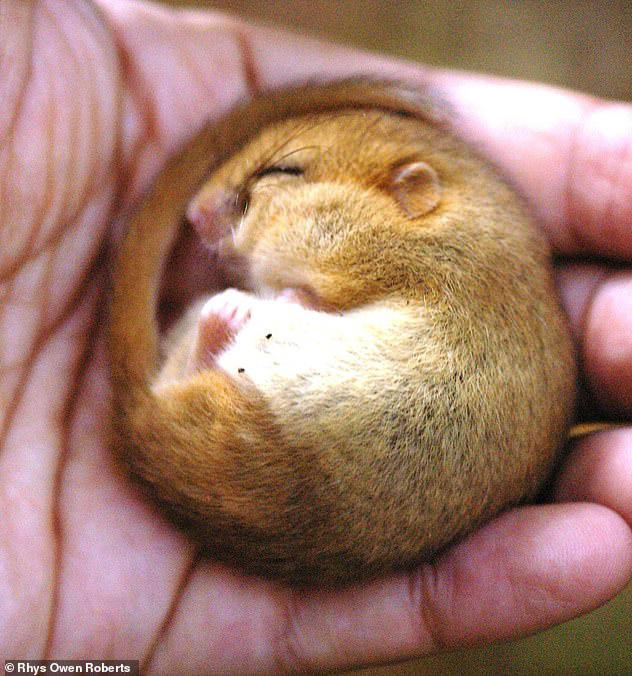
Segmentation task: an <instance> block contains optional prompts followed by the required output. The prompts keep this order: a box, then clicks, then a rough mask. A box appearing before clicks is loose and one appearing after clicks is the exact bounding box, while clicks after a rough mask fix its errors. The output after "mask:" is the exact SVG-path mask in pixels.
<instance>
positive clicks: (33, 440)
mask: <svg viewBox="0 0 632 676" xmlns="http://www.w3.org/2000/svg"><path fill="white" fill-rule="evenodd" d="M100 5H101V8H102V10H103V12H104V14H103V15H101V14H100V13H99V12H98V11H95V9H94V7H93V6H92V5H90V4H88V3H87V2H84V1H82V0H70V1H66V2H60V1H59V0H58V1H55V0H47V1H46V0H42V2H40V3H38V4H37V5H34V6H31V5H30V4H29V3H23V2H21V1H20V0H8V1H7V0H5V2H4V3H3V4H2V5H0V30H1V31H2V33H1V34H0V46H1V47H0V48H1V49H2V52H1V53H0V59H1V60H0V73H1V74H2V75H0V89H1V91H2V101H3V106H2V109H1V110H0V133H1V134H2V136H1V138H2V139H3V143H2V145H1V146H0V162H1V171H0V176H1V177H2V183H1V184H0V185H1V186H2V188H1V191H2V192H1V193H0V195H1V197H0V207H1V208H0V241H1V242H2V246H1V247H0V283H1V287H0V289H1V290H0V373H1V374H2V377H1V378H0V396H1V398H2V408H1V409H0V411H1V413H0V510H1V512H0V513H1V514H2V519H1V521H0V656H2V657H6V658H11V657H32V658H37V657H45V656H48V657H56V658H62V657H63V658H108V657H111V658H115V657H116V658H130V659H134V658H137V659H140V660H141V662H142V664H144V665H145V667H146V669H145V670H146V671H147V672H148V673H151V672H152V671H153V672H158V673H163V672H173V673H186V672H189V673H204V672H208V671H210V670H213V671H219V672H221V671H238V672H240V673H244V672H248V671H265V670H267V671H275V670H281V669H297V668H305V669H311V670H317V669H326V668H334V667H342V666H349V665H352V664H357V663H364V664H367V663H370V662H376V661H387V660H390V659H396V658H399V659H401V658H403V657H405V656H413V655H419V654H424V653H427V652H431V651H435V650H440V649H442V648H455V647H458V646H463V645H467V644H472V643H478V642H486V641H491V640H494V639H501V638H502V639H506V638H512V637H517V636H521V635H524V634H525V633H528V632H532V631H536V630H538V629H542V628H545V627H547V626H550V625H551V624H555V623H558V622H561V621H564V620H566V619H569V618H571V617H574V616H576V615H578V614H581V613H584V612H587V611H588V610H590V609H591V608H593V607H595V606H597V605H599V604H600V603H602V602H604V601H606V600H607V599H608V598H610V597H611V596H613V595H614V594H615V593H617V592H618V591H619V590H620V589H621V588H622V587H623V585H624V584H625V583H626V582H627V581H628V580H629V579H630V576H631V573H632V533H631V531H630V525H631V524H632V431H631V430H630V429H623V430H619V431H616V432H615V431H612V432H604V433H600V434H597V435H594V436H591V437H588V438H586V439H584V440H583V441H580V442H579V443H578V444H577V445H576V446H575V448H574V449H572V451H571V453H570V455H569V456H568V459H567V461H566V463H565V466H564V467H563V469H562V472H561V474H560V477H559V480H558V484H557V498H558V500H560V501H565V502H557V503H555V504H550V505H542V506H530V507H524V508H520V509H515V510H512V511H511V512H508V513H506V514H504V515H502V516H500V517H499V518H497V519H495V520H494V521H493V522H491V523H490V524H488V525H487V526H485V527H483V528H482V529H481V530H479V531H478V532H477V533H474V534H473V535H471V536H470V537H468V538H466V539H465V540H464V541H463V542H461V543H460V544H458V545H456V546H455V547H453V548H451V549H450V550H449V551H447V552H446V553H445V554H444V555H443V556H441V557H440V558H439V559H437V561H435V562H434V563H433V564H429V565H426V566H423V567H421V568H420V569H419V570H416V571H414V572H412V573H411V574H409V575H398V576H393V577H390V578H387V579H383V580H378V581H375V582H372V583H370V584H365V585H362V586H358V587H354V588H351V589H348V590H345V591H342V592H338V593H331V592H328V593H318V592H310V593H298V592H293V591H290V590H287V589H283V588H280V587H278V586H276V585H274V584H272V583H268V582H264V581H261V580H255V579H251V578H246V577H244V576H241V575H240V574H238V573H236V572H234V571H230V570H228V569H226V568H224V567H222V566H219V565H217V564H214V563H212V562H209V561H203V560H200V559H198V558H197V557H196V554H195V551H194V548H193V547H192V546H191V544H190V543H188V542H187V540H186V539H185V538H184V537H182V536H181V535H180V534H178V533H177V532H176V530H175V529H174V528H173V527H171V526H170V525H169V524H167V523H165V522H164V521H163V520H162V519H161V518H160V517H159V516H157V514H156V512H155V511H154V510H153V508H152V507H151V506H148V505H147V504H146V503H145V502H144V501H143V500H141V499H140V498H139V497H138V495H137V492H136V491H135V489H134V487H131V486H129V485H128V484H127V483H126V482H124V481H122V480H121V479H120V478H119V476H118V474H117V473H116V471H115V470H114V467H113V462H112V460H111V456H110V451H109V450H108V432H109V416H110V411H109V408H108V396H109V392H108V385H107V368H106V358H105V355H104V352H103V335H102V334H103V326H104V316H103V307H104V289H105V284H104V281H105V272H106V270H105V263H106V262H107V261H106V259H105V257H104V256H103V255H102V254H103V253H104V252H105V251H106V249H107V247H108V246H109V244H110V242H111V240H112V238H113V236H114V234H115V233H113V231H112V228H111V223H112V221H113V220H115V219H116V217H118V216H120V215H121V214H122V213H123V212H124V210H125V209H126V208H127V207H128V206H129V205H131V204H132V203H133V202H134V200H135V199H137V197H138V195H139V192H140V191H141V190H142V189H143V187H145V186H146V185H147V183H148V181H149V180H150V178H151V176H152V175H153V174H154V172H155V171H156V170H157V169H158V168H159V166H160V165H161V164H162V163H163V161H164V160H165V159H166V157H167V156H168V155H169V154H170V152H171V151H172V150H173V149H175V148H176V147H177V146H178V144H179V143H180V142H181V141H182V140H183V139H184V137H186V136H188V135H189V134H190V133H191V132H192V131H193V130H194V129H195V128H197V127H198V126H199V125H200V124H201V122H202V121H203V120H204V119H205V118H207V117H209V116H218V115H219V114H221V112H223V111H224V110H226V109H227V108H228V107H230V105H231V104H232V103H234V102H235V101H236V99H237V98H239V97H241V96H244V95H247V94H248V93H250V92H252V90H253V89H266V88H269V87H272V86H275V85H280V84H282V83H285V82H288V81H290V80H296V79H299V80H300V79H305V78H306V77H308V76H313V75H315V74H321V75H326V76H329V77H334V76H340V75H349V74H354V73H357V72H359V71H361V72H371V73H376V74H380V75H382V76H393V77H399V78H404V79H408V80H410V81H412V82H413V83H415V82H416V83H419V84H422V85H423V84H425V83H430V84H432V85H433V86H435V87H437V88H438V89H439V90H440V91H441V92H442V93H443V95H444V96H445V98H446V99H447V100H448V101H449V102H451V103H452V105H453V106H454V109H455V113H456V117H455V126H456V127H457V129H458V131H459V132H460V133H461V134H462V135H464V136H465V137H466V138H468V139H469V140H470V141H472V142H474V143H475V144H476V145H478V146H479V147H480V148H481V149H482V151H483V152H485V153H486V154H488V155H489V156H490V157H491V158H492V159H493V160H494V161H496V162H497V164H499V166H501V167H502V168H503V169H504V170H505V171H506V172H507V174H508V175H509V176H510V177H511V178H512V179H513V180H514V181H515V183H516V184H517V185H518V186H519V187H520V188H521V189H522V190H523V191H524V192H525V194H526V195H527V196H528V198H529V199H530V200H531V202H532V203H533V205H534V206H535V208H536V209H537V210H538V211H539V214H540V216H541V218H542V221H543V223H544V225H545V227H546V228H547V232H548V233H549V236H550V240H551V243H552V245H553V247H554V250H555V252H556V254H557V255H558V256H560V257H561V258H563V259H572V258H574V257H576V256H584V257H587V258H590V259H593V262H592V263H581V264H580V263H575V262H571V261H570V260H565V261H563V262H562V263H561V264H560V267H559V269H560V275H559V278H560V285H561V290H562V295H563V298H564V301H565V304H566V307H567V309H568V312H569V315H570V317H571V320H572V323H573V327H574V330H575V334H576V336H577V340H578V343H579V345H580V354H581V358H582V366H583V377H584V379H585V381H586V383H587V386H588V388H589V390H590V392H591V393H592V394H593V401H594V402H596V404H598V405H599V406H601V407H603V408H604V409H606V410H607V411H610V412H612V413H616V414H620V415H628V416H629V414H630V411H631V409H632V358H631V357H632V338H631V337H630V336H632V331H630V324H632V312H631V311H630V309H631V306H632V301H631V300H630V298H632V295H631V294H630V290H632V275H631V273H630V262H631V261H632V243H631V242H632V238H631V237H630V236H629V231H630V228H631V226H632V202H631V200H630V194H631V188H632V165H631V159H630V152H629V149H630V144H631V143H632V141H631V138H630V136H631V132H630V129H631V127H632V125H631V124H630V122H631V121H632V110H631V109H630V107H629V106H623V105H621V106H617V105H614V104H605V103H604V102H599V101H595V100H592V99H590V98H588V97H584V96H579V95H574V94H568V93H565V92H559V91H557V90H552V89H550V88H546V87H541V86H536V85H525V84H517V83H509V82H503V81H494V80H491V79H489V78H478V77H473V76H466V75H456V74H453V73H447V72H438V71H431V70H426V69H421V68H419V67H412V66H405V65H402V64H397V63H392V62H387V61H385V60H382V59H379V58H376V57H371V56H368V55H359V54H357V53H355V52H352V51H350V50H345V49H340V48H332V47H331V46H327V47H324V46H322V45H321V44H319V43H316V42H312V41H309V40H305V39H302V38H297V37H292V36H283V35H282V34H280V33H276V32H274V31H270V30H264V29H260V28H253V27H250V26H246V25H244V24H242V23H240V22H237V21H232V20H229V19H226V18H225V17H223V16H220V15H213V14H204V15H200V14H192V13H191V14H174V13H171V12H168V11H165V10H160V9H157V8H154V7H152V6H144V5H142V4H135V3H131V2H114V1H113V0H110V1H107V0H100ZM600 256H603V257H608V258H616V259H617V260H619V261H620V266H619V268H618V269H617V270H613V269H612V267H611V266H606V265H601V264H600V263H599V262H598V258H599V257H600ZM569 501H570V502H569Z"/></svg>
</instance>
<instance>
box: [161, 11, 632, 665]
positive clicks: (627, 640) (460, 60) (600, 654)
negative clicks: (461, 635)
mask: <svg viewBox="0 0 632 676" xmlns="http://www.w3.org/2000/svg"><path fill="white" fill-rule="evenodd" d="M163 2H165V3H166V4H171V5H182V6H197V7H206V8H210V9H215V10H221V11H225V12H229V13H232V14H237V15H239V16H242V17H244V18H249V19H252V20H255V21H258V22H260V23H266V24H269V25H273V26H279V27H281V26H285V27H287V28H289V29H291V30H293V31H295V32H298V33H305V34H309V35H312V36H315V37H321V38H325V39H328V40H334V41H336V42H340V43H344V44H347V45H350V46H355V47H359V48H361V49H365V50H370V51H376V52H381V53H383V54H390V55H392V56H396V57H399V58H403V59H407V60H410V61H418V62H421V63H425V64H429V65H435V66H438V67H447V68H458V69H462V70H472V71H479V72H483V73H489V74H493V75H500V76H504V77H510V78H520V79H526V80H537V81H541V82H548V83H550V84H553V85H558V86H561V87H569V88H572V89H579V90H581V91H584V92H587V93H590V94H594V95H597V96H602V97H605V98H612V99H622V100H625V101H631V100H632V0H621V1H616V0H611V1H609V2H591V1H589V0H585V1H581V0H566V1H561V0H558V1H555V0H549V1H544V0H522V1H521V2H517V1H514V2H512V1H510V0H478V1H477V2H465V1H459V0H451V1H449V0H427V1H424V2H421V1H419V0H208V1H205V0H197V1H196V0H163ZM356 673H360V674H362V675H363V676H369V675H375V676H377V675H378V674H379V675H380V676H395V675H404V674H436V675H439V676H442V675H446V676H448V675H450V676H451V675H453V674H454V675H456V674H464V675H469V674H511V675H514V674H516V675H519V674H525V675H531V674H564V675H566V674H569V675H577V676H588V675H590V674H599V675H601V674H603V675H607V676H619V675H621V676H624V675H626V674H628V675H632V584H630V585H628V588H627V589H626V590H625V591H624V592H623V593H621V594H620V595H619V596H618V597H617V598H616V599H614V600H613V601H611V602H610V603H608V604H607V605H606V606H604V607H603V608H600V609H599V610H596V611H594V612H593V613H590V614H589V615H586V616H584V617H581V618H578V619H576V620H573V621H572V622H567V623H566V624H563V625H561V626H559V627H555V628H553V629H550V630H548V631H546V632H542V633H540V634H537V635H535V636H531V637H529V638H526V639H523V640H521V641H513V642H509V643H502V644H495V645H493V646H486V647H484V648H477V649H470V650H466V651H459V652H455V653H450V654H446V655H440V656H434V657H430V658H426V659H423V660H418V661H414V662H406V663H402V664H399V665H395V666H390V667H383V668H380V669H367V670H363V671H361V672H356Z"/></svg>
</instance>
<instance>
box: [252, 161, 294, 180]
mask: <svg viewBox="0 0 632 676" xmlns="http://www.w3.org/2000/svg"><path fill="white" fill-rule="evenodd" d="M304 173H305V170H304V169H301V168H300V167H293V166H288V165H284V164H272V165H270V166H269V167H264V168H263V169H260V170H259V171H257V172H255V174H254V177H255V178H263V177H264V176H271V175H272V174H286V175H288V176H302V175H303V174H304Z"/></svg>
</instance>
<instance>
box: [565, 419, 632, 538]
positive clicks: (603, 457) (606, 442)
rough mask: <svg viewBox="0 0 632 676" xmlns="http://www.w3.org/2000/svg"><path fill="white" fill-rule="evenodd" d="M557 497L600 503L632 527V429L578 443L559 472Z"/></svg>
mask: <svg viewBox="0 0 632 676" xmlns="http://www.w3.org/2000/svg"><path fill="white" fill-rule="evenodd" d="M555 496H556V499H557V500H568V501H590V502H598V503H599V504H602V505H605V506H606V507H609V508H610V509H612V510H613V511H615V512H617V513H618V514H620V515H621V516H622V517H623V518H624V519H625V520H626V521H627V522H628V524H630V525H631V526H632V428H625V429H616V430H608V431H605V432H599V433H596V434H591V435H589V436H587V437H586V438H584V439H581V440H580V441H578V442H577V443H576V445H575V447H574V449H573V451H572V453H570V455H569V456H568V458H567V460H566V462H565V464H564V467H563V468H562V471H561V472H560V475H559V478H558V480H557V486H556V491H555Z"/></svg>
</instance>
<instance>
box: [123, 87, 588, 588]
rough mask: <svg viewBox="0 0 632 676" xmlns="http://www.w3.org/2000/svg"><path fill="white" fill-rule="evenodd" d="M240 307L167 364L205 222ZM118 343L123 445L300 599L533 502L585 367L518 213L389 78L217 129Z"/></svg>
mask: <svg viewBox="0 0 632 676" xmlns="http://www.w3.org/2000/svg"><path fill="white" fill-rule="evenodd" d="M185 212H186V213H187V214H188V215H189V218H190V220H191V222H192V223H193V224H194V225H195V227H196V228H197V230H198V232H199V233H200V235H201V236H202V237H204V239H205V240H206V241H207V243H208V245H209V246H210V247H215V248H217V250H218V251H219V255H220V258H221V259H222V260H223V261H225V264H226V265H228V266H229V267H232V269H233V271H234V275H235V279H237V280H238V281H239V285H240V287H241V289H242V291H234V290H230V291H226V292H224V293H223V295H221V296H215V297H214V298H212V299H211V300H210V301H208V300H207V299H203V300H202V301H200V302H199V303H198V304H197V305H196V306H195V307H194V308H193V309H191V310H190V311H189V312H188V314H187V316H186V317H185V319H183V320H182V321H181V322H180V324H179V325H177V326H176V328H175V329H174V330H173V331H172V333H171V335H170V337H169V338H168V339H167V342H166V343H165V344H166V345H167V346H168V347H167V349H166V350H165V351H164V352H165V354H164V356H162V357H161V356H160V347H159V339H158V336H157V329H156V319H155V311H156V310H155V308H156V303H157V300H158V298H157V297H158V289H159V287H160V279H161V270H162V267H163V265H164V261H165V260H166V257H167V255H168V253H169V250H170V247H171V246H172V244H173V242H174V239H175V237H176V234H177V230H178V225H179V223H180V222H181V219H182V215H183V214H184V213H185ZM110 350H111V358H112V381H113V385H114V393H115V404H116V421H117V431H118V440H117V444H118V449H119V451H120V454H121V457H122V458H123V461H124V464H125V466H126V467H127V469H128V471H129V472H130V473H131V475H132V476H134V477H135V478H137V479H138V480H140V481H141V482H142V484H143V485H144V486H145V488H146V490H147V491H148V492H149V493H150V494H152V495H154V496H155V497H156V498H157V499H158V501H159V502H160V503H161V504H162V505H163V506H164V507H165V509H166V510H167V511H168V512H169V513H170V514H171V515H172V516H173V517H174V518H176V519H177V520H178V521H179V522H180V523H182V524H183V525H184V526H185V527H187V528H188V530H189V531H190V532H191V533H192V534H193V535H194V536H195V537H196V538H198V539H199V540H200V541H201V542H202V543H203V544H204V545H205V546H207V547H208V549H209V551H210V552H211V553H212V555H213V556H215V557H217V558H220V559H222V560H224V561H227V562H229V563H232V564H235V565H239V566H241V567H242V568H243V569H245V570H247V571H250V572H254V573H259V574H264V575H269V576H272V577H276V578H279V579H282V580H285V581H288V582H291V583H295V584H307V585H317V584H332V583H342V582H348V581H351V580H355V579H359V578H362V577H367V576H373V575H377V574H380V573H382V572H384V571H387V570H390V569H394V568H398V567H403V566H409V565H412V564H414V563H416V562H418V561H420V560H423V559H426V558H428V557H430V556H432V555H433V554H434V553H435V552H436V551H437V550H438V549H439V548H441V547H443V546H445V545H446V544H448V543H449V542H451V541H452V540H454V539H455V538H456V537H458V536H460V535H462V534H464V533H465V532H467V531H469V530H471V529H472V528H473V527H475V526H476V525H478V524H479V523H481V522H482V521H483V520H485V519H488V518H490V517H491V516H493V515H494V514H495V513H497V512H498V511H499V510H501V509H503V508H505V507H507V506H508V505H511V504H515V503H517V502H519V501H521V500H524V499H526V498H529V497H532V496H533V495H534V494H535V493H536V492H537V490H538V489H539V487H540V486H541V484H542V482H543V480H544V479H545V478H546V477H547V475H548V474H549V472H550V470H551V467H552V464H553V462H554V460H555V457H556V453H557V452H558V450H559V449H560V446H561V445H562V443H563V441H564V439H565V436H566V431H567V425H568V422H569V418H570V414H571V410H572V406H573V399H574V381H575V368H574V363H573V352H572V346H571V341H570V338H569V333H568V329H567V326H566V323H565V320H564V318H563V316H562V312H561V310H560V308H559V304H558V301H557V300H556V294H555V289H554V285H553V281H552V275H551V269H550V263H549V260H548V251H547V248H546V245H545V242H544V241H543V238H542V236H541V234H540V233H539V231H538V228H537V226H535V225H534V223H533V222H532V220H531V219H530V217H529V216H528V215H527V213H526V212H525V209H524V208H523V206H522V204H521V202H520V200H519V199H518V198H517V197H516V195H515V194H514V193H513V192H512V190H511V189H510V188H509V187H508V186H507V185H506V184H505V183H504V182H503V181H502V180H500V179H499V178H498V177H497V176H496V175H495V173H494V172H493V171H492V170H491V169H490V168H489V167H488V166H487V165H486V164H485V163H484V162H482V161H481V160H480V159H479V158H478V157H476V156H475V155H474V154H473V153H472V152H471V151H470V150H468V149H467V148H466V147H465V146H464V145H463V144H462V143H461V142H460V141H458V140H457V139H455V138H454V137H453V136H452V135H451V134H449V133H448V132H447V131H446V130H445V129H443V128H442V123H441V113H440V110H439V109H438V108H437V107H436V106H435V105H434V104H433V103H432V102H431V101H430V100H428V99H427V98H426V97H424V96H421V95H419V94H416V93H414V92H410V91H408V90H405V89H403V88H400V87H398V86H397V85H393V84H388V83H372V82H344V83H338V84H330V85H322V86H314V87H306V88H298V89H295V90H286V91H282V92H277V93H274V94H271V95H269V96H268V97H264V98H261V99H258V100H255V101H253V102H252V103H250V104H248V105H246V106H245V107H242V108H241V109H239V110H237V111H235V112H233V113H232V114H231V115H229V116H228V118H227V119H225V120H223V121H221V122H219V123H216V124H212V125H209V126H208V127H207V128H205V129H204V130H203V131H202V132H201V133H200V135H198V136H197V137H196V138H195V139H194V140H193V141H192V142H191V144H189V146H188V147H187V148H185V149H184V150H183V151H182V152H181V153H180V154H179V155H178V156H177V157H175V158H174V159H173V160H172V161H171V162H170V163H169V165H168V166H167V167H166V169H165V170H164V171H163V173H162V174H161V175H160V176H159V177H158V180H157V182H156V184H155V185H154V187H153V188H152V190H151V191H150V192H149V194H148V195H147V197H146V198H145V201H144V203H143V204H142V205H141V207H140V209H139V211H138V212H137V213H136V215H135V216H134V218H133V219H132V222H131V224H130V228H129V232H128V234H127V236H126V238H125V241H124V243H123V246H122V249H121V253H120V256H119V261H118V264H117V268H116V271H115V281H114V291H113V301H112V313H111V327H110Z"/></svg>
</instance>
